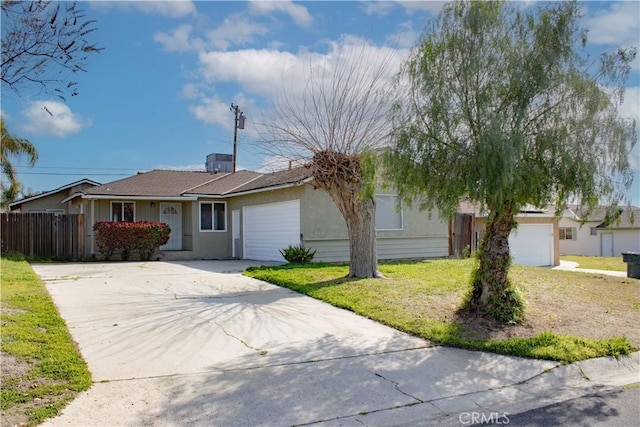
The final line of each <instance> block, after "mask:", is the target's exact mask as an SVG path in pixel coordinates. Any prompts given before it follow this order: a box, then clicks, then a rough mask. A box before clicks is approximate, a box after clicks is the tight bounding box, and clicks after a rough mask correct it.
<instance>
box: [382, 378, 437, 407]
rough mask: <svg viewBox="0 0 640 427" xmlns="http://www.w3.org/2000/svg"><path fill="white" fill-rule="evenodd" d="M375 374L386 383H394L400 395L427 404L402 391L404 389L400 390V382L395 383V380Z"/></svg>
mask: <svg viewBox="0 0 640 427" xmlns="http://www.w3.org/2000/svg"><path fill="white" fill-rule="evenodd" d="M373 374H374V375H375V376H376V377H380V378H382V379H383V380H385V381H389V382H390V383H392V384H393V385H394V386H395V388H396V390H398V391H399V392H400V393H402V394H404V395H405V396H407V397H410V398H411V399H414V400H417V401H418V402H419V403H425V402H424V400H422V399H418V398H417V397H415V396H413V395H412V394H409V393H407V392H406V391H404V390H402V389H401V388H400V384H399V383H398V381H394V380H390V379H389V378H385V377H384V376H383V375H380V374H379V373H377V372H374V373H373Z"/></svg>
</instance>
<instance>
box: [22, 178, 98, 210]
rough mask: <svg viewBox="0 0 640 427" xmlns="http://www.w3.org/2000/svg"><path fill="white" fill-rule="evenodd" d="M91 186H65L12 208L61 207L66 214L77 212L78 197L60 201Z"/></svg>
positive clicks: (78, 206)
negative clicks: (60, 189) (62, 188)
mask: <svg viewBox="0 0 640 427" xmlns="http://www.w3.org/2000/svg"><path fill="white" fill-rule="evenodd" d="M88 187H92V185H90V184H86V183H84V184H79V185H75V186H73V187H70V188H67V189H65V190H62V191H58V192H56V193H54V194H50V195H48V196H43V197H40V198H37V199H35V200H31V201H27V202H24V203H22V204H21V205H20V207H19V209H14V210H13V211H14V212H46V211H47V210H51V209H55V210H58V209H61V210H63V211H64V213H67V214H79V213H83V211H82V200H81V199H80V198H79V197H78V198H76V199H73V200H72V201H70V202H67V203H62V201H63V200H64V199H66V198H67V197H69V196H71V195H72V194H74V193H77V192H79V191H81V190H84V189H85V188H88Z"/></svg>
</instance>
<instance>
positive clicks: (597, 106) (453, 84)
mask: <svg viewBox="0 0 640 427" xmlns="http://www.w3.org/2000/svg"><path fill="white" fill-rule="evenodd" d="M580 13H581V12H580V7H579V5H578V4H576V3H575V2H558V3H555V2H554V3H550V4H547V5H545V6H538V5H534V6H533V7H531V8H525V7H523V6H522V5H521V4H518V3H517V2H479V1H457V2H454V3H449V4H447V5H446V6H445V7H444V8H443V10H442V12H441V13H440V15H439V16H438V18H437V19H436V20H434V21H433V22H431V23H430V25H428V26H427V27H426V30H425V32H424V33H423V35H422V37H421V39H420V41H419V43H418V45H417V46H416V47H415V48H414V49H413V50H412V52H411V54H410V56H409V58H408V60H407V61H406V63H405V65H404V67H403V70H402V72H401V74H400V76H399V78H398V87H399V89H400V94H401V96H402V97H403V98H402V100H401V102H400V103H399V104H398V105H397V106H396V110H395V117H394V120H395V122H394V128H395V129H394V142H393V145H392V147H391V149H390V150H389V156H388V158H387V160H388V167H387V168H386V170H387V171H389V172H390V173H391V178H392V180H393V181H394V182H395V184H396V185H397V187H398V188H399V190H400V194H401V195H402V196H403V198H405V199H411V197H414V196H419V197H421V198H422V202H423V205H424V206H425V207H432V206H434V205H435V206H437V207H438V208H440V209H441V210H442V211H443V212H445V213H448V214H452V213H453V212H455V210H456V209H457V207H458V205H459V203H460V201H461V200H463V199H467V200H470V201H472V202H476V203H477V204H479V205H480V206H481V207H482V208H483V209H484V210H485V211H486V213H487V214H488V218H487V224H486V233H485V235H484V237H483V239H482V241H481V243H480V246H479V250H478V256H479V264H478V267H477V269H476V271H475V273H474V275H473V278H472V289H471V292H470V295H469V296H468V298H467V299H466V301H465V303H464V306H463V308H464V309H466V310H469V311H471V312H473V313H476V314H480V313H484V314H489V315H491V316H492V317H494V318H496V319H498V320H500V321H502V322H509V321H518V320H519V319H521V318H522V316H523V314H524V302H523V300H522V298H521V296H520V295H519V294H518V292H517V291H516V290H515V287H514V285H513V284H512V283H510V281H509V280H508V277H507V275H508V271H509V265H510V254H509V234H510V233H511V231H512V230H513V229H515V228H516V226H517V223H516V219H515V217H516V215H517V214H518V213H519V212H520V211H521V210H522V209H523V207H525V206H527V205H532V206H537V207H542V206H545V205H549V204H555V205H556V208H557V212H559V211H560V209H562V208H563V207H564V205H565V204H566V203H567V201H568V200H579V201H581V202H582V203H583V204H584V205H587V206H594V205H595V204H597V203H599V202H600V203H603V202H606V203H611V204H616V203H621V202H623V201H625V198H626V197H627V195H628V190H629V188H630V186H631V182H632V173H631V170H630V165H629V151H630V150H631V149H632V147H633V145H634V144H635V143H636V139H637V136H636V132H635V121H634V120H631V119H624V118H621V117H620V116H619V114H618V108H619V105H620V103H621V102H622V95H623V92H624V83H625V81H626V78H627V75H628V73H629V70H630V61H631V60H632V59H633V58H634V57H635V50H634V49H626V50H624V49H618V50H615V51H612V52H608V53H604V54H603V55H601V56H599V57H596V58H590V57H589V56H588V55H587V54H586V53H585V46H586V41H587V32H586V31H584V30H583V29H581V28H579V26H578V19H579V18H580Z"/></svg>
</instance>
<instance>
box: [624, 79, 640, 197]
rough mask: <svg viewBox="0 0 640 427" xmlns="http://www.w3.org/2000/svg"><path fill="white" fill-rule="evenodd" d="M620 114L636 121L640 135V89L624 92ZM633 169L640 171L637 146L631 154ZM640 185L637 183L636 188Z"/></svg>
mask: <svg viewBox="0 0 640 427" xmlns="http://www.w3.org/2000/svg"><path fill="white" fill-rule="evenodd" d="M619 113H620V115H621V116H622V117H629V118H633V119H635V120H636V134H638V133H640V87H638V86H635V87H629V88H627V89H626V90H625V92H624V101H623V102H622V104H621V105H620V109H619ZM629 161H630V163H631V169H634V170H636V171H640V146H639V145H637V144H636V146H635V148H634V149H633V151H631V152H630V153H629ZM638 178H640V176H639V177H638ZM639 184H640V183H638V182H637V181H636V186H638V185H639Z"/></svg>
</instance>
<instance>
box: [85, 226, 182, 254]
mask: <svg viewBox="0 0 640 427" xmlns="http://www.w3.org/2000/svg"><path fill="white" fill-rule="evenodd" d="M93 231H94V232H95V234H96V244H97V246H98V250H99V251H100V253H101V254H102V255H104V257H105V259H109V258H110V257H111V256H112V255H113V254H114V253H116V252H119V253H120V255H121V257H122V259H123V260H127V259H129V256H130V255H131V254H132V253H138V254H139V255H140V259H142V260H148V259H150V258H151V255H152V254H153V252H154V251H155V250H156V249H158V248H159V247H160V246H162V245H164V244H166V243H167V242H168V241H169V234H170V233H171V229H170V228H169V226H168V225H167V224H165V223H163V222H149V221H139V222H108V221H100V222H96V223H95V224H94V225H93Z"/></svg>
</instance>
